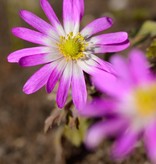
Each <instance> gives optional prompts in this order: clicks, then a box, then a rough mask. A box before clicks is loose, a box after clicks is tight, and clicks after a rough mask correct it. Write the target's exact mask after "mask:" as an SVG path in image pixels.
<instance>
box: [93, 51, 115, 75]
mask: <svg viewBox="0 0 156 164" xmlns="http://www.w3.org/2000/svg"><path fill="white" fill-rule="evenodd" d="M91 58H92V59H93V60H94V61H95V62H96V63H97V68H99V69H101V70H103V71H106V72H110V73H112V74H115V73H116V71H115V69H114V67H113V65H112V64H111V63H109V62H106V61H104V60H102V59H100V58H99V57H97V56H95V55H93V54H92V55H91Z"/></svg>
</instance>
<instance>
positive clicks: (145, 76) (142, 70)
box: [129, 50, 152, 83]
mask: <svg viewBox="0 0 156 164" xmlns="http://www.w3.org/2000/svg"><path fill="white" fill-rule="evenodd" d="M129 60H130V61H129V62H130V64H129V65H130V66H129V67H130V69H131V73H132V76H134V79H135V82H138V83H144V82H145V81H148V80H151V78H152V75H151V74H150V70H149V63H148V61H147V59H146V57H145V55H144V54H143V52H141V51H139V50H133V51H131V53H130V55H129ZM138 66H139V67H138Z"/></svg>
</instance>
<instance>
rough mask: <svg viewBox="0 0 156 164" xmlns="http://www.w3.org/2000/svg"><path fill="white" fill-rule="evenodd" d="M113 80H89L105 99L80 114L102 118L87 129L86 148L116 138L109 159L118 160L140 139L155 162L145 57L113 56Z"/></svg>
mask: <svg viewBox="0 0 156 164" xmlns="http://www.w3.org/2000/svg"><path fill="white" fill-rule="evenodd" d="M111 63H112V64H113V66H114V68H115V70H116V77H115V76H112V77H111V78H110V79H109V78H105V76H103V75H102V73H99V74H97V75H96V76H94V78H93V82H94V84H95V85H96V86H97V87H98V88H99V89H100V90H101V91H103V92H104V93H107V94H108V95H110V96H111V97H110V98H107V99H97V100H94V101H93V102H91V103H90V104H88V105H87V107H86V108H87V109H86V108H85V109H86V110H83V111H81V114H83V115H84V116H89V117H105V119H103V120H102V121H100V122H98V123H96V124H95V125H93V126H91V128H90V129H89V131H88V133H87V136H86V140H85V142H86V145H87V146H88V147H90V148H94V147H96V146H97V145H98V144H99V143H100V142H101V141H102V140H103V139H104V138H106V137H110V136H115V137H116V136H117V141H116V142H115V144H114V145H113V148H112V156H113V157H114V158H116V159H121V158H123V157H124V156H126V155H128V154H129V153H130V152H131V151H132V150H133V148H134V147H135V146H136V143H137V141H139V140H140V139H141V138H142V139H143V141H144V143H145V145H146V148H147V152H148V156H149V158H150V159H151V161H152V162H153V163H154V164H155V163H156V78H155V77H154V75H153V74H152V73H151V72H150V70H149V64H148V62H147V60H146V58H145V55H144V54H143V53H142V52H140V51H139V50H133V51H132V52H131V53H130V54H129V58H128V59H123V58H122V57H120V56H117V55H116V56H114V57H113V58H112V60H111Z"/></svg>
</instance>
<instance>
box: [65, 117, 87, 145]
mask: <svg viewBox="0 0 156 164" xmlns="http://www.w3.org/2000/svg"><path fill="white" fill-rule="evenodd" d="M70 119H71V121H72V122H73V118H70ZM75 121H76V120H75ZM69 125H70V124H69ZM69 125H66V126H65V127H64V135H65V137H66V138H67V139H68V140H69V141H70V142H71V143H72V144H73V145H75V146H77V147H78V146H80V144H81V143H82V142H83V140H84V136H85V134H86V131H87V129H88V126H89V122H88V120H87V119H84V118H80V119H79V127H78V128H77V126H76V124H75V126H72V127H71V126H69Z"/></svg>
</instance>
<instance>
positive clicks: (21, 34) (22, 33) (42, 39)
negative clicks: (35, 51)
mask: <svg viewBox="0 0 156 164" xmlns="http://www.w3.org/2000/svg"><path fill="white" fill-rule="evenodd" d="M12 33H13V34H14V35H15V36H17V37H18V38H21V39H23V40H26V41H29V42H32V43H36V44H42V45H47V44H46V41H47V37H46V36H45V35H44V34H42V33H40V32H36V31H33V30H30V29H27V28H24V27H15V28H13V29H12Z"/></svg>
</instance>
